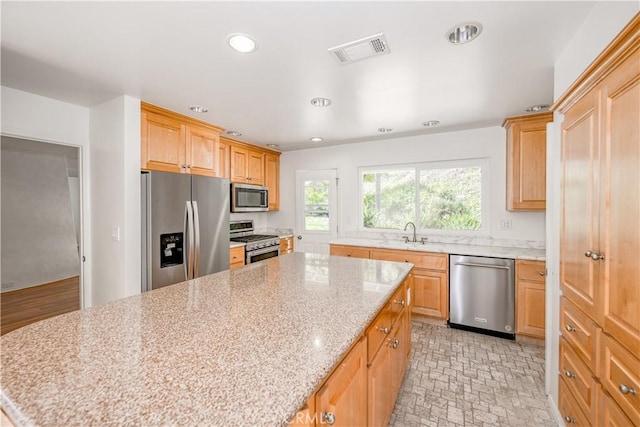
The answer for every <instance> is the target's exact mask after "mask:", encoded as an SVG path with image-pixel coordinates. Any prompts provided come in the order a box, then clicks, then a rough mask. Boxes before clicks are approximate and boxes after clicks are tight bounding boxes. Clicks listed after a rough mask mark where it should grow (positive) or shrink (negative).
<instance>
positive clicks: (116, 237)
mask: <svg viewBox="0 0 640 427" xmlns="http://www.w3.org/2000/svg"><path fill="white" fill-rule="evenodd" d="M111 240H113V241H115V242H119V241H120V227H118V226H117V225H114V226H113V227H111Z"/></svg>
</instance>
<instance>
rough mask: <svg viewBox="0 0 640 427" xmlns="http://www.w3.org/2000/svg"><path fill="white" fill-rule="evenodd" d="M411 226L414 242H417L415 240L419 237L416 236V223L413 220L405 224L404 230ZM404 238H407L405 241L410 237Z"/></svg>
mask: <svg viewBox="0 0 640 427" xmlns="http://www.w3.org/2000/svg"><path fill="white" fill-rule="evenodd" d="M409 226H412V227H413V240H412V242H414V243H415V242H417V241H418V239H417V238H416V225H415V224H414V223H412V222H408V223H406V224H405V226H404V231H407V227H409ZM404 239H405V243H406V242H407V241H408V240H409V238H408V237H405V238H404Z"/></svg>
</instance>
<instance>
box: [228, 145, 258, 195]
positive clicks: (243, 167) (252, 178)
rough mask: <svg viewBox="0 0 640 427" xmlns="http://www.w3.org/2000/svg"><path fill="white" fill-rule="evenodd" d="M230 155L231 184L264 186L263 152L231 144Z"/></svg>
mask: <svg viewBox="0 0 640 427" xmlns="http://www.w3.org/2000/svg"><path fill="white" fill-rule="evenodd" d="M230 155H231V160H230V170H231V177H230V179H231V182H240V183H245V184H255V185H264V172H265V170H264V168H265V166H264V158H265V153H264V151H259V150H254V149H251V148H248V147H247V146H241V145H238V144H236V143H232V144H231V145H230Z"/></svg>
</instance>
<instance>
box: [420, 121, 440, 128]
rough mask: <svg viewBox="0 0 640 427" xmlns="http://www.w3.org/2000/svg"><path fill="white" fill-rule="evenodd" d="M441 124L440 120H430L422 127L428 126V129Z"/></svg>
mask: <svg viewBox="0 0 640 427" xmlns="http://www.w3.org/2000/svg"><path fill="white" fill-rule="evenodd" d="M439 124H440V122H439V121H438V120H429V121H427V122H424V123H422V126H426V127H428V128H430V127H434V126H438V125H439Z"/></svg>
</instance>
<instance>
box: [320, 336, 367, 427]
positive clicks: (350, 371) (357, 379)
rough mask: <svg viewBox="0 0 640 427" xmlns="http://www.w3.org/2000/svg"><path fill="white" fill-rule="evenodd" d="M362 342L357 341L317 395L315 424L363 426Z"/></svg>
mask: <svg viewBox="0 0 640 427" xmlns="http://www.w3.org/2000/svg"><path fill="white" fill-rule="evenodd" d="M364 341H365V340H364V339H361V340H360V341H358V343H357V344H356V345H355V346H354V347H353V348H352V349H351V351H350V352H349V354H347V355H346V356H345V358H344V359H343V360H342V362H340V365H339V366H338V367H337V368H336V369H335V370H334V371H333V373H332V374H331V376H330V377H329V378H328V379H327V381H326V382H325V383H324V385H323V386H322V388H321V389H320V390H319V391H318V393H317V394H316V411H317V423H319V424H323V425H324V424H333V425H334V426H345V427H347V426H349V427H350V426H363V425H365V424H366V420H367V362H366V344H365V343H364ZM330 420H331V421H333V423H330V422H329V421H330Z"/></svg>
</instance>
